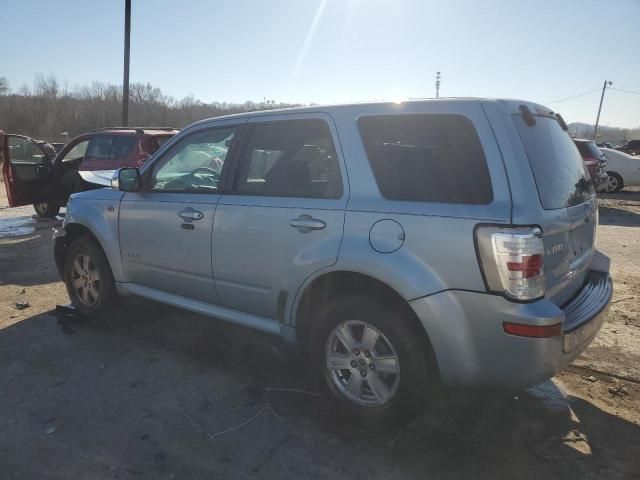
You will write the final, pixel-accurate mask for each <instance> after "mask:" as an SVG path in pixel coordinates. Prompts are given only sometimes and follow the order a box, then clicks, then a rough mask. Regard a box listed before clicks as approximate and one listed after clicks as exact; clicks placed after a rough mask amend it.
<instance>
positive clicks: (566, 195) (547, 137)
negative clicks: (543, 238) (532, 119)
mask: <svg viewBox="0 0 640 480" xmlns="http://www.w3.org/2000/svg"><path fill="white" fill-rule="evenodd" d="M513 122H514V123H515V125H516V128H517V129H518V133H520V138H521V139H522V143H523V144H524V148H525V150H526V152H527V157H528V158H529V164H530V165H531V170H532V171H533V176H534V178H535V181H536V185H537V187H538V194H539V196H540V202H541V203H542V207H543V208H545V209H547V210H553V209H557V208H565V207H571V206H574V205H579V204H580V203H583V202H585V201H587V200H588V199H589V198H591V197H592V196H593V195H595V190H594V189H593V184H592V182H591V178H590V177H589V174H588V173H587V171H586V169H585V166H584V163H583V161H582V157H581V156H580V152H578V149H577V148H576V146H575V144H574V143H573V140H572V139H571V137H570V136H569V134H568V133H567V132H565V131H564V130H562V128H561V127H560V124H559V123H558V122H557V121H556V120H555V119H554V118H550V117H536V124H535V125H534V126H532V127H529V126H527V125H526V123H525V122H524V119H523V118H522V115H513Z"/></svg>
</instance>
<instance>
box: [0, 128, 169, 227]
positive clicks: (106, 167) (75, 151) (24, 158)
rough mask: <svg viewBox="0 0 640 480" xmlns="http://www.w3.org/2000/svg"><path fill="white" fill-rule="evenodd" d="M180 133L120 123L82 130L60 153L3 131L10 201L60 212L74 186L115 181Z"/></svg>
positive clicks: (47, 214)
mask: <svg viewBox="0 0 640 480" xmlns="http://www.w3.org/2000/svg"><path fill="white" fill-rule="evenodd" d="M176 133H178V130H177V129H175V128H170V127H147V128H142V127H126V128H125V127H122V128H120V127H117V128H104V129H100V130H94V131H91V132H88V133H85V134H82V135H80V136H78V137H76V138H74V139H73V140H71V141H70V142H68V143H67V144H66V145H65V146H64V148H63V149H62V150H61V151H60V152H59V153H58V154H56V153H55V149H54V147H53V146H52V145H51V144H50V143H47V142H43V141H40V140H34V139H33V138H30V137H27V136H24V135H15V134H3V135H2V137H4V138H0V141H2V142H3V147H4V148H3V152H4V160H5V161H4V162H3V167H2V175H3V177H4V182H5V188H6V190H7V197H8V200H9V206H10V207H18V206H21V205H30V204H31V205H33V207H34V210H35V211H36V213H37V214H38V216H40V217H44V218H51V217H55V216H56V215H57V214H58V212H59V211H60V208H61V207H63V206H64V205H66V203H67V199H68V198H69V195H71V194H72V193H74V192H78V191H82V190H88V189H91V188H101V187H104V186H106V185H109V182H110V180H111V176H112V175H113V171H114V170H117V169H118V168H121V167H140V166H142V165H143V164H144V163H145V162H146V160H147V159H148V158H149V157H150V156H151V155H153V153H155V152H156V151H157V150H158V149H159V148H160V147H161V146H162V145H163V144H164V143H165V142H166V141H167V140H169V139H170V138H171V137H172V136H173V135H175V134H176Z"/></svg>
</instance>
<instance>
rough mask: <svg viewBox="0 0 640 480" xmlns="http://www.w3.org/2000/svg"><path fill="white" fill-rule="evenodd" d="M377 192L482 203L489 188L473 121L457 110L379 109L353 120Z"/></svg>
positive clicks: (487, 200) (418, 199)
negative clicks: (397, 111) (378, 112)
mask: <svg viewBox="0 0 640 480" xmlns="http://www.w3.org/2000/svg"><path fill="white" fill-rule="evenodd" d="M358 125H359V128H360V133H361V135H362V139H363V141H364V146H365V149H366V151H367V155H368V157H369V162H370V163H371V167H372V169H373V173H374V175H375V178H376V182H377V184H378V188H379V189H380V193H381V194H382V196H384V197H385V198H387V199H389V200H403V201H415V202H438V203H454V204H472V205H482V204H488V203H491V201H492V200H493V190H492V188H491V177H490V175H489V168H488V166H487V160H486V158H485V155H484V151H483V149H482V145H481V144H480V139H479V138H478V135H477V133H476V129H475V127H474V126H473V123H471V121H470V120H469V119H467V118H466V117H463V116H461V115H450V114H418V115H384V116H370V117H369V116H368V117H362V118H360V120H359V122H358Z"/></svg>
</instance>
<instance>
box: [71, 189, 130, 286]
mask: <svg viewBox="0 0 640 480" xmlns="http://www.w3.org/2000/svg"><path fill="white" fill-rule="evenodd" d="M122 196H123V192H120V191H117V190H112V189H108V188H105V189H100V190H91V191H87V192H82V193H78V194H74V195H72V196H71V198H70V199H69V202H68V203H67V214H66V217H65V223H64V225H65V229H69V227H70V226H71V225H81V226H83V227H85V228H87V229H88V230H89V231H90V232H91V233H92V234H93V236H94V237H96V239H97V240H98V243H100V246H101V247H102V250H103V251H104V253H105V255H106V256H107V260H108V261H109V265H110V266H111V271H112V272H113V278H114V279H115V281H116V282H122V281H125V278H124V272H123V269H122V261H121V258H120V239H119V237H118V212H119V207H120V200H121V199H122Z"/></svg>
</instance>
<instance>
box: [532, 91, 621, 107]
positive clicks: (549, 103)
mask: <svg viewBox="0 0 640 480" xmlns="http://www.w3.org/2000/svg"><path fill="white" fill-rule="evenodd" d="M616 90H617V89H616ZM599 91H600V87H598V88H595V89H593V90H589V91H588V92H584V93H579V94H578V95H573V96H571V97H567V98H561V99H560V100H554V101H553V102H545V103H544V105H551V104H552V103H560V102H564V101H566V100H571V99H572V98H578V97H584V96H585V95H589V94H590V93H595V92H599Z"/></svg>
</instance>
